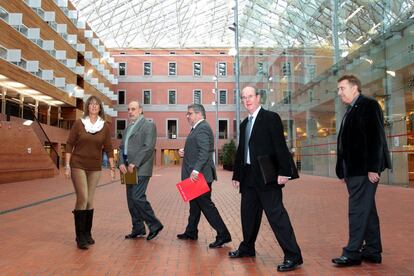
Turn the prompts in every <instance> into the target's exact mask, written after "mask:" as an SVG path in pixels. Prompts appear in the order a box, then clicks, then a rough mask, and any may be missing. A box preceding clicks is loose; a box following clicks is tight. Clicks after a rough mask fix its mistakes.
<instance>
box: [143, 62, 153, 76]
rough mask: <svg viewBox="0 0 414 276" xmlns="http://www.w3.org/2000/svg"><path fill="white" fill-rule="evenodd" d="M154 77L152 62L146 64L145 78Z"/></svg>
mask: <svg viewBox="0 0 414 276" xmlns="http://www.w3.org/2000/svg"><path fill="white" fill-rule="evenodd" d="M151 75H152V64H151V62H144V76H151Z"/></svg>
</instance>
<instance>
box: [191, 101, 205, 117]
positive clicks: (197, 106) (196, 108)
mask: <svg viewBox="0 0 414 276" xmlns="http://www.w3.org/2000/svg"><path fill="white" fill-rule="evenodd" d="M187 108H188V109H190V108H191V109H193V110H194V112H195V113H201V115H202V116H203V118H204V119H205V118H206V110H205V109H204V106H203V105H201V104H196V103H194V104H189V105H188V107H187Z"/></svg>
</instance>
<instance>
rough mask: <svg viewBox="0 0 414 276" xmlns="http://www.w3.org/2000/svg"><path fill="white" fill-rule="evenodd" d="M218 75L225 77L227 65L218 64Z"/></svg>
mask: <svg viewBox="0 0 414 276" xmlns="http://www.w3.org/2000/svg"><path fill="white" fill-rule="evenodd" d="M218 73H219V76H220V77H225V76H227V63H225V62H219V63H218Z"/></svg>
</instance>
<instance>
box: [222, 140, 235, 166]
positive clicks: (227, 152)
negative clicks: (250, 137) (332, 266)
mask: <svg viewBox="0 0 414 276" xmlns="http://www.w3.org/2000/svg"><path fill="white" fill-rule="evenodd" d="M219 159H220V162H221V164H223V169H225V170H228V171H232V170H233V166H234V160H235V159H236V144H235V143H234V140H231V141H230V142H228V143H226V144H224V145H223V147H222V148H221V153H220V156H219Z"/></svg>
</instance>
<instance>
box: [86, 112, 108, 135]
mask: <svg viewBox="0 0 414 276" xmlns="http://www.w3.org/2000/svg"><path fill="white" fill-rule="evenodd" d="M81 121H82V124H83V126H84V128H85V130H86V132H88V133H92V134H94V133H97V132H98V131H101V129H102V128H103V127H104V124H105V121H104V120H102V118H101V117H99V116H98V120H96V122H95V123H94V124H93V123H92V122H91V119H90V118H89V116H87V117H85V118H81Z"/></svg>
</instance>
